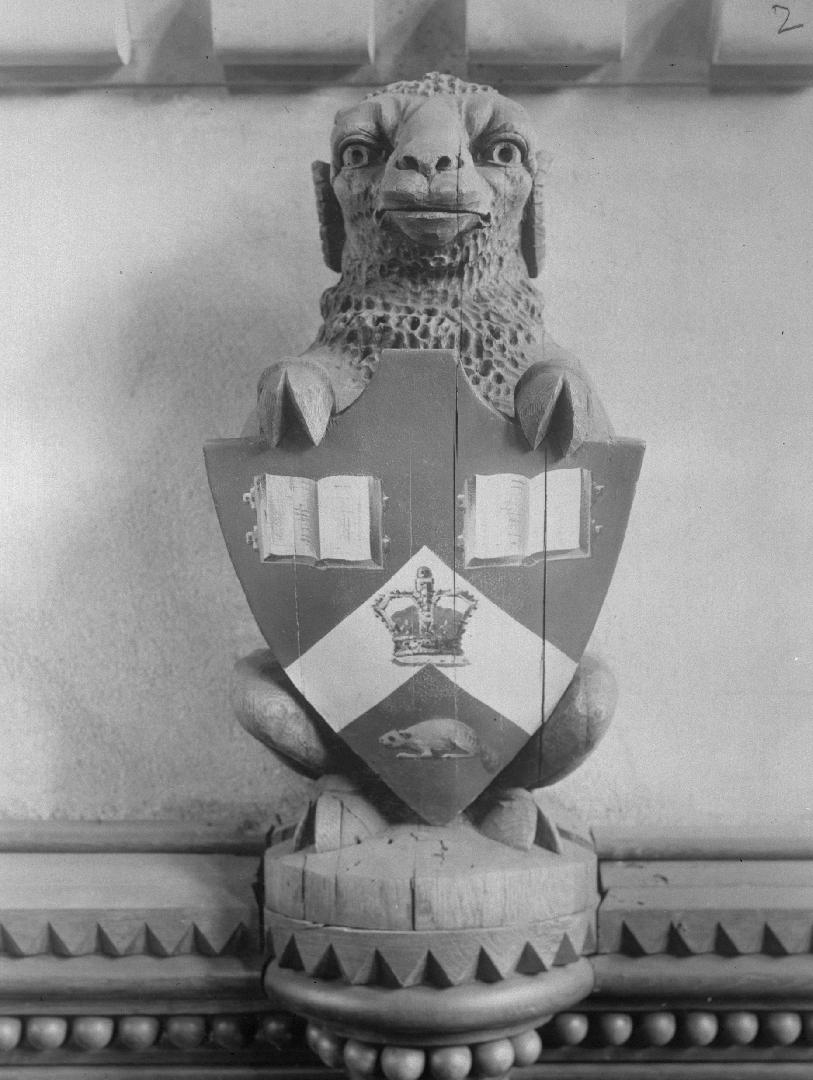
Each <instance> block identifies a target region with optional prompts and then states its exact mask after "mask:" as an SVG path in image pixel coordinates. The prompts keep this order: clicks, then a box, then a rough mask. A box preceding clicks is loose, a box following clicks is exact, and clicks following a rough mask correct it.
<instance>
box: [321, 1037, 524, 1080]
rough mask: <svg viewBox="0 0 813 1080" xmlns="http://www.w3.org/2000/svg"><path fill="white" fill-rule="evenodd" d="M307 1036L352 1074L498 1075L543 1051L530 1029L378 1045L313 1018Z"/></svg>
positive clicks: (488, 1078)
mask: <svg viewBox="0 0 813 1080" xmlns="http://www.w3.org/2000/svg"><path fill="white" fill-rule="evenodd" d="M305 1040H306V1042H307V1044H308V1046H309V1047H310V1048H311V1050H312V1051H313V1052H314V1053H315V1054H316V1056H317V1057H318V1058H319V1059H320V1061H321V1062H322V1064H323V1065H327V1066H328V1067H329V1068H335V1067H336V1064H337V1063H341V1064H343V1065H344V1067H345V1068H346V1069H347V1072H348V1074H349V1075H350V1077H351V1080H364V1078H373V1077H376V1078H382V1077H383V1078H384V1080H420V1078H421V1077H424V1078H426V1080H466V1078H467V1077H469V1076H472V1077H478V1078H481V1080H497V1078H498V1077H504V1076H507V1074H508V1073H509V1072H510V1070H511V1069H512V1068H513V1067H514V1066H515V1065H517V1066H522V1065H533V1064H534V1062H536V1061H538V1060H539V1057H540V1054H541V1053H542V1039H541V1038H540V1036H539V1033H538V1032H537V1031H534V1030H533V1029H529V1030H528V1031H523V1032H521V1033H520V1034H519V1035H515V1036H514V1037H513V1038H510V1039H493V1040H491V1041H490V1042H482V1043H475V1044H474V1045H472V1046H469V1045H457V1046H435V1047H430V1048H428V1049H425V1050H424V1049H422V1048H420V1047H415V1046H386V1045H384V1046H375V1045H373V1044H372V1043H364V1042H359V1041H358V1040H356V1039H344V1038H343V1037H342V1036H340V1035H336V1034H335V1033H333V1032H332V1031H329V1030H328V1029H327V1028H325V1027H322V1026H320V1025H318V1024H308V1027H307V1031H306V1034H305Z"/></svg>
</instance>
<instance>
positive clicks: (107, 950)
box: [96, 921, 148, 956]
mask: <svg viewBox="0 0 813 1080" xmlns="http://www.w3.org/2000/svg"><path fill="white" fill-rule="evenodd" d="M96 945H97V949H98V951H99V952H101V953H104V955H105V956H134V955H139V954H144V953H146V952H147V951H148V948H147V924H146V923H143V922H142V923H136V922H133V923H119V922H112V921H105V922H103V923H98V924H97V926H96Z"/></svg>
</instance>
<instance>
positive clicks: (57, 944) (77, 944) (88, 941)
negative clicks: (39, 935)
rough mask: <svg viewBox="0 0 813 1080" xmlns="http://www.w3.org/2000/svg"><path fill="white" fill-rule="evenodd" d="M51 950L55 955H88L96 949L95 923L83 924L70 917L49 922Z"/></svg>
mask: <svg viewBox="0 0 813 1080" xmlns="http://www.w3.org/2000/svg"><path fill="white" fill-rule="evenodd" d="M48 938H49V942H50V946H51V949H50V951H51V952H52V953H53V954H54V956H65V957H70V956H88V955H90V954H91V953H94V952H95V951H96V946H97V943H98V935H97V933H96V926H95V925H93V926H92V925H90V924H86V925H84V926H83V925H82V924H81V923H76V922H73V921H71V920H70V919H65V920H59V921H56V922H49V923H48Z"/></svg>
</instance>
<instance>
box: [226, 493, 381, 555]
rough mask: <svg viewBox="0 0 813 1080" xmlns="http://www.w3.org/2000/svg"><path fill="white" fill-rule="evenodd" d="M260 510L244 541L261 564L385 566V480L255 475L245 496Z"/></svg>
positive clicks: (257, 510)
mask: <svg viewBox="0 0 813 1080" xmlns="http://www.w3.org/2000/svg"><path fill="white" fill-rule="evenodd" d="M244 498H245V499H246V501H247V502H249V503H250V504H251V505H252V506H253V507H254V509H255V510H256V512H257V525H256V527H255V528H254V529H252V530H251V531H250V532H249V533H248V534H247V537H246V539H247V540H248V541H249V543H251V544H252V545H253V546H254V547H255V548H256V549H257V550H258V551H259V553H260V558H261V559H262V561H263V562H280V561H282V562H292V561H293V560H294V559H295V560H296V561H297V562H301V563H305V564H307V565H311V566H353V567H359V568H362V569H365V568H366V569H379V568H380V567H381V565H382V546H383V544H382V528H381V513H382V506H383V500H382V497H381V481H380V480H378V479H376V478H375V477H373V476H323V477H322V478H321V479H320V480H311V479H310V478H309V477H306V476H276V475H274V474H272V473H265V474H264V475H262V476H255V477H254V483H253V484H252V487H251V491H250V492H248V493H247V495H246V496H244Z"/></svg>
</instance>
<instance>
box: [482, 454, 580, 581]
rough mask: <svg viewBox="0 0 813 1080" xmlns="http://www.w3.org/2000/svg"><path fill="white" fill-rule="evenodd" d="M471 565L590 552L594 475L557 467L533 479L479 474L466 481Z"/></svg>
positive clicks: (508, 563)
mask: <svg viewBox="0 0 813 1080" xmlns="http://www.w3.org/2000/svg"><path fill="white" fill-rule="evenodd" d="M463 505H464V512H465V518H464V525H463V552H464V559H465V564H466V566H473V567H475V566H518V565H521V564H522V563H531V562H536V561H537V560H539V559H544V558H548V559H564V558H586V557H587V556H589V554H590V473H589V472H588V470H587V469H552V470H550V471H549V472H547V473H544V472H543V473H539V474H538V475H537V476H534V477H531V478H528V477H527V476H520V475H518V474H516V473H495V474H493V475H491V476H487V475H481V474H479V473H478V474H477V475H476V476H473V477H470V478H469V479H467V480H466V483H465V488H464V494H463Z"/></svg>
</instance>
